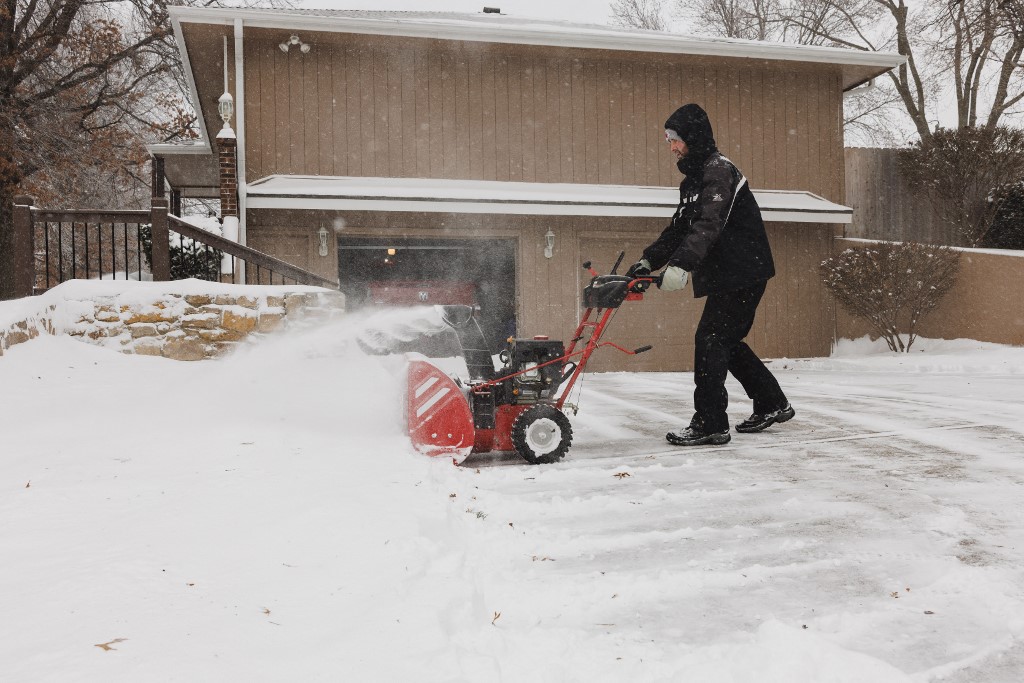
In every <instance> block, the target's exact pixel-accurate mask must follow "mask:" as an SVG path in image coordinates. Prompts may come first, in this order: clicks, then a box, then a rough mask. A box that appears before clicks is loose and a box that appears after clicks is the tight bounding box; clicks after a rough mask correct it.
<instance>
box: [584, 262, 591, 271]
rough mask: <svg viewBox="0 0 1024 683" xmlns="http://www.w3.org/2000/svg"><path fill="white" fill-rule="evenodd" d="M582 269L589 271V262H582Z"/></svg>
mask: <svg viewBox="0 0 1024 683" xmlns="http://www.w3.org/2000/svg"><path fill="white" fill-rule="evenodd" d="M583 267H584V268H585V269H586V270H590V261H584V262H583Z"/></svg>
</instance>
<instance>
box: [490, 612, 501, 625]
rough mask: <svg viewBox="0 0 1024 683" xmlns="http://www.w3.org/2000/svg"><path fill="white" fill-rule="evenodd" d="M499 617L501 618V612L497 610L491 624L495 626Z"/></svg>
mask: <svg viewBox="0 0 1024 683" xmlns="http://www.w3.org/2000/svg"><path fill="white" fill-rule="evenodd" d="M499 618H501V612H495V613H494V618H493V619H491V625H492V626H493V625H494V622H496V621H497V620H498V619H499Z"/></svg>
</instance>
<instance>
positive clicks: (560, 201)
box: [247, 175, 853, 223]
mask: <svg viewBox="0 0 1024 683" xmlns="http://www.w3.org/2000/svg"><path fill="white" fill-rule="evenodd" d="M753 192H754V196H755V198H756V199H757V201H758V204H759V206H760V208H761V217H762V219H763V220H765V221H770V222H781V223H850V222H852V220H853V210H852V209H851V208H849V207H846V206H842V205H841V204H835V203H833V202H830V201H828V200H826V199H824V198H822V197H819V196H817V195H815V194H812V193H810V192H797V191H786V190H753ZM247 194H248V198H247V202H248V207H249V208H251V209H278V210H320V211H405V212H413V213H476V214H510V215H535V216H629V217H646V218H664V219H667V218H669V217H671V215H672V211H673V209H675V207H676V205H677V203H678V198H679V190H678V188H674V187H649V186H646V187H645V186H633V185H583V184H570V183H520V182H507V181H490V180H438V179H423V178H351V177H335V176H281V175H273V176H268V177H266V178H262V179H260V180H257V181H255V182H253V183H251V184H249V186H248V192H247Z"/></svg>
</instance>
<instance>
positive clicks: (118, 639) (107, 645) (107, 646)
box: [93, 638, 128, 651]
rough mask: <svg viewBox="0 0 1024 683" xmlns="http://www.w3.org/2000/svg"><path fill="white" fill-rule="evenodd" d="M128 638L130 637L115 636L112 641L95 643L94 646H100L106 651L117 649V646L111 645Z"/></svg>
mask: <svg viewBox="0 0 1024 683" xmlns="http://www.w3.org/2000/svg"><path fill="white" fill-rule="evenodd" d="M126 640H128V639H127V638H114V639H113V640H111V641H110V642H107V643H100V644H99V645H93V647H98V648H100V649H101V650H104V651H106V650H116V649H117V648H116V647H111V645H115V644H117V643H123V642H124V641H126Z"/></svg>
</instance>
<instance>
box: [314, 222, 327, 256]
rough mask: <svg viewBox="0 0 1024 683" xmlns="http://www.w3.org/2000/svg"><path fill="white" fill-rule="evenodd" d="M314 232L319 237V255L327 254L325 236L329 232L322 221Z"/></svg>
mask: <svg viewBox="0 0 1024 683" xmlns="http://www.w3.org/2000/svg"><path fill="white" fill-rule="evenodd" d="M316 234H317V237H319V238H320V252H319V253H320V255H321V256H327V237H328V235H329V233H328V232H327V228H325V227H324V224H323V223H321V224H320V229H319V230H317V231H316Z"/></svg>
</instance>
